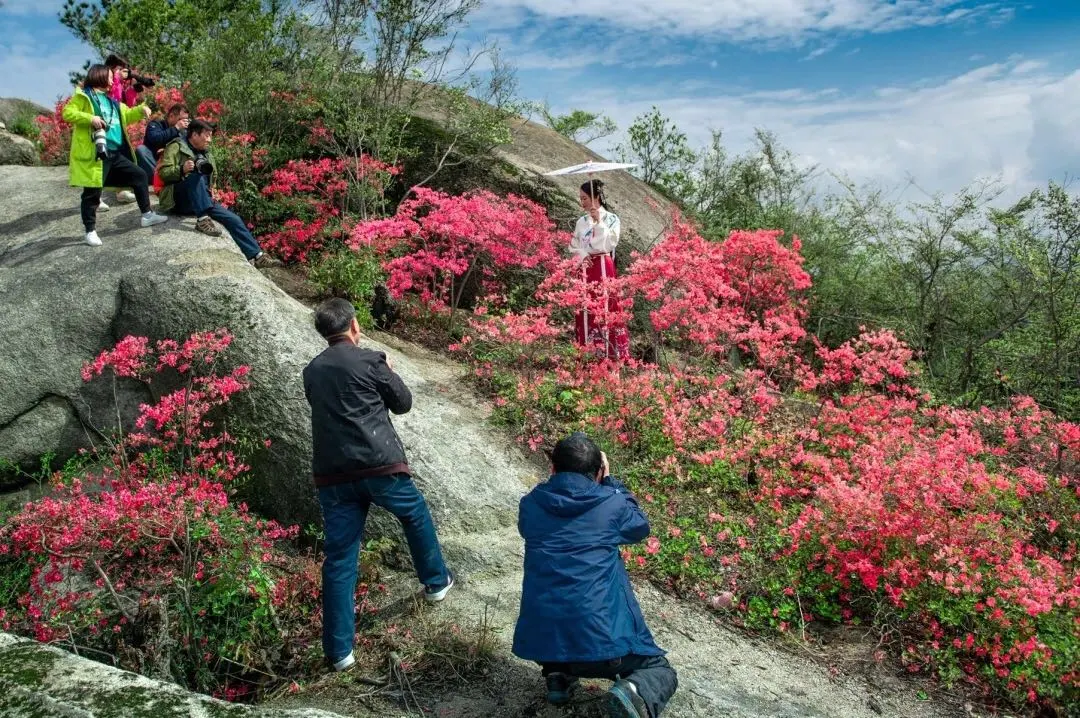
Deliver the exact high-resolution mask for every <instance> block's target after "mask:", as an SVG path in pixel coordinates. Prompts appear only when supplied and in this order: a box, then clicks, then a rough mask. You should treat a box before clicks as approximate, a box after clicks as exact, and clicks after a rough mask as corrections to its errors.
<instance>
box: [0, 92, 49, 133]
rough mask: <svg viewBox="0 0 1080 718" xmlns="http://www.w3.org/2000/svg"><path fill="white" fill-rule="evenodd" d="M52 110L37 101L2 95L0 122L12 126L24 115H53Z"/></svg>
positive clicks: (0, 99) (0, 98)
mask: <svg viewBox="0 0 1080 718" xmlns="http://www.w3.org/2000/svg"><path fill="white" fill-rule="evenodd" d="M51 114H52V110H50V109H49V108H48V107H42V106H41V105H39V104H38V103H36V102H31V101H30V100H22V99H19V98H18V97H0V122H3V123H4V124H5V125H8V126H9V127H10V126H11V124H12V123H14V122H15V120H17V119H19V118H22V117H28V118H29V117H38V116H40V115H51Z"/></svg>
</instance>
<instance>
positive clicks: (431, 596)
mask: <svg viewBox="0 0 1080 718" xmlns="http://www.w3.org/2000/svg"><path fill="white" fill-rule="evenodd" d="M447 576H448V577H449V578H448V580H447V582H446V583H445V584H444V585H442V586H428V587H427V588H425V589H424V600H425V601H430V602H431V603H438V602H439V601H441V600H443V599H444V598H446V594H447V593H449V592H450V589H451V588H453V587H454V573H453V571H448V572H447Z"/></svg>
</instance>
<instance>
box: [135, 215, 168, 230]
mask: <svg viewBox="0 0 1080 718" xmlns="http://www.w3.org/2000/svg"><path fill="white" fill-rule="evenodd" d="M141 221H142V226H144V227H153V226H154V225H155V224H161V223H162V222H168V221H169V218H168V217H166V216H165V215H163V214H158V213H157V212H147V213H146V214H144V215H143V216H142V220H141Z"/></svg>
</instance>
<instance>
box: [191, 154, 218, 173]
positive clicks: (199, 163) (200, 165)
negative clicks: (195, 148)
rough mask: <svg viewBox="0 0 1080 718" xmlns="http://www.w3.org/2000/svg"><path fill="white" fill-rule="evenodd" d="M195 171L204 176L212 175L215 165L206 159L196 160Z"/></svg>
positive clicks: (198, 158) (197, 158)
mask: <svg viewBox="0 0 1080 718" xmlns="http://www.w3.org/2000/svg"><path fill="white" fill-rule="evenodd" d="M195 171H196V172H198V173H199V174H202V175H207V176H209V175H211V174H213V173H214V165H212V164H211V163H210V160H208V159H206V158H205V157H196V158H195Z"/></svg>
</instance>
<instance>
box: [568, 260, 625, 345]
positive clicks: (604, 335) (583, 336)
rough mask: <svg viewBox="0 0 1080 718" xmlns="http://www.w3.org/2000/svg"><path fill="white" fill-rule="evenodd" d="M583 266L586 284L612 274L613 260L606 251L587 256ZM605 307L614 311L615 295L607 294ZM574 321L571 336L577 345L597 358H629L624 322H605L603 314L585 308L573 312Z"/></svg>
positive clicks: (616, 302) (617, 309) (616, 305)
mask: <svg viewBox="0 0 1080 718" xmlns="http://www.w3.org/2000/svg"><path fill="white" fill-rule="evenodd" d="M584 267H585V279H586V280H587V281H588V282H590V283H592V282H601V281H603V280H604V279H605V278H607V277H612V278H614V277H615V262H613V261H612V260H611V256H610V255H607V254H593V255H590V256H589V258H588V259H586V260H585V265H584ZM607 308H608V311H609V312H618V311H619V300H618V298H617V297H614V296H612V297H609V298H608V300H607ZM574 324H575V326H574V329H575V335H576V337H575V338H576V339H577V343H578V344H579V345H580V346H583V347H589V348H591V349H592V351H593V352H594V353H595V354H596V355H597V356H599V357H607V358H608V359H629V358H630V333H629V332H627V331H626V325H625V324H621V323H613V322H608V321H607V318H606V317H598V316H594V315H592V314H590V313H589V312H588V311H587V310H582V311H580V312H578V313H577V316H576V317H575V319H574Z"/></svg>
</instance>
